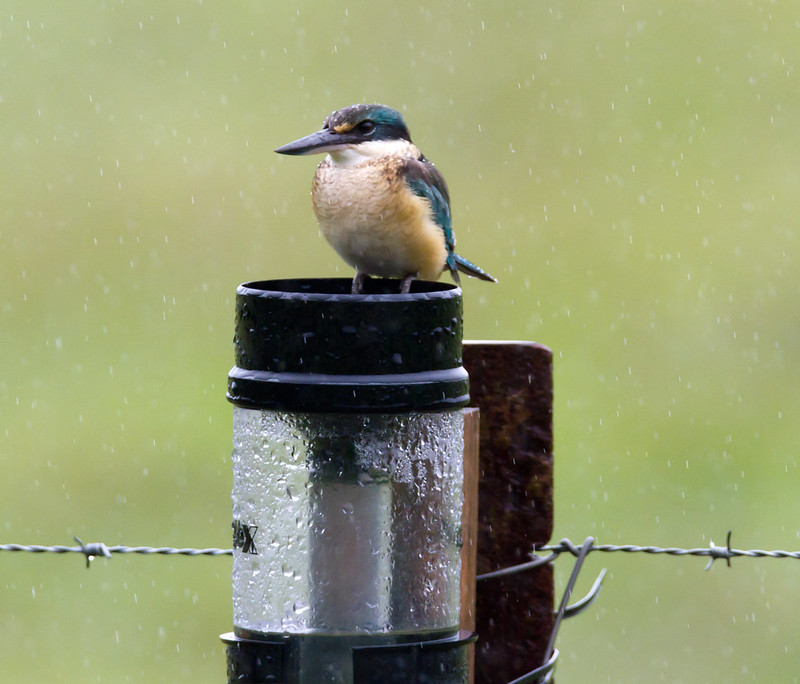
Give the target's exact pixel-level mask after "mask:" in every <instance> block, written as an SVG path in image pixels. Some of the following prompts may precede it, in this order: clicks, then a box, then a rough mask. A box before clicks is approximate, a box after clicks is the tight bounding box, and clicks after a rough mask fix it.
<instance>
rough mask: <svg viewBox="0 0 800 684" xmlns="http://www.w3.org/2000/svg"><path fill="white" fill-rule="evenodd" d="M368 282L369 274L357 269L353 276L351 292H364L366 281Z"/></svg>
mask: <svg viewBox="0 0 800 684" xmlns="http://www.w3.org/2000/svg"><path fill="white" fill-rule="evenodd" d="M366 282H367V274H366V273H362V272H361V271H356V274H355V275H354V276H353V284H352V285H351V286H350V294H362V293H363V292H364V283H366Z"/></svg>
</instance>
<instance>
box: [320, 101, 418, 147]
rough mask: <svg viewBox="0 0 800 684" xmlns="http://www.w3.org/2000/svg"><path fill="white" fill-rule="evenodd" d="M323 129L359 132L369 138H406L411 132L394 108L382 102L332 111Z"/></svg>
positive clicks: (409, 139)
mask: <svg viewBox="0 0 800 684" xmlns="http://www.w3.org/2000/svg"><path fill="white" fill-rule="evenodd" d="M322 128H323V129H328V130H329V131H331V132H334V133H339V134H345V133H351V134H360V135H363V137H364V139H369V140H408V141H409V142H411V134H410V133H409V132H408V127H407V126H406V123H405V121H403V115H402V114H400V112H398V111H397V110H396V109H392V108H391V107H387V106H386V105H382V104H355V105H350V106H349V107H344V108H343V109H339V110H337V111H335V112H333V113H332V114H331V115H330V116H329V117H328V118H327V119H325V123H323V124H322Z"/></svg>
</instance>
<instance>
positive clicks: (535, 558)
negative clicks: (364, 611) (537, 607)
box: [0, 531, 800, 580]
mask: <svg viewBox="0 0 800 684" xmlns="http://www.w3.org/2000/svg"><path fill="white" fill-rule="evenodd" d="M74 539H75V541H76V542H78V544H79V546H42V545H38V544H0V551H18V552H27V553H80V554H82V555H83V556H84V557H85V558H86V560H87V563H88V562H90V561H92V560H93V559H94V558H98V557H103V558H111V556H112V555H113V554H115V553H135V554H144V555H162V556H232V555H233V550H232V549H217V548H207V549H195V548H176V547H172V546H122V545H116V546H108V545H107V544H104V543H103V542H91V543H89V544H84V543H83V542H82V541H81V540H80V539H79V538H78V537H75V538H74ZM584 545H585V543H584V544H579V545H577V544H574V543H573V542H571V541H570V540H569V539H566V538H565V539H562V540H561V541H560V542H559V543H558V544H546V545H544V546H540V547H538V548H537V549H534V553H533V554H532V559H531V560H530V561H527V562H525V563H520V564H518V565H513V566H510V567H507V568H503V569H501V570H495V571H493V572H487V573H484V574H482V575H478V579H479V580H487V579H492V578H494V577H502V576H505V575H512V574H514V573H517V572H524V571H526V570H532V569H533V568H536V567H539V566H540V565H546V564H548V563H552V562H553V561H554V560H555V559H556V558H558V557H559V556H560V555H561V554H564V553H568V554H570V555H572V556H575V557H576V558H577V557H578V556H579V554H580V553H581V550H582V549H583V548H584ZM588 552H589V553H594V552H600V553H645V554H649V555H659V554H664V555H668V556H700V557H708V558H709V561H708V565H706V569H707V570H708V569H709V568H710V567H711V565H712V564H713V563H714V561H716V560H720V559H723V560H725V561H726V562H727V564H728V566H730V564H731V559H732V558H793V559H795V560H800V551H783V550H780V549H778V550H774V551H764V550H762V549H750V550H742V549H734V548H732V547H731V532H730V531H729V532H728V535H727V539H726V543H725V546H717V545H716V544H714V541H713V540H712V541H711V543H710V544H709V546H705V547H700V548H693V549H684V548H680V547H676V546H638V545H636V544H593V545H592V546H591V547H590V549H589V551H588ZM538 553H546V554H547V555H546V556H541V555H537V554H538Z"/></svg>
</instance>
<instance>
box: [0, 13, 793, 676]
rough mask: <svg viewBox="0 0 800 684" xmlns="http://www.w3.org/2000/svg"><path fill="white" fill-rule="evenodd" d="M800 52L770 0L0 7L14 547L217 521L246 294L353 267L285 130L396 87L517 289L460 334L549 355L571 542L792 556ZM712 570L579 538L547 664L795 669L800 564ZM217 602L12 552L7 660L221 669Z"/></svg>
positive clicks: (2, 567)
mask: <svg viewBox="0 0 800 684" xmlns="http://www.w3.org/2000/svg"><path fill="white" fill-rule="evenodd" d="M799 61H800V8H798V6H797V5H796V4H794V3H775V4H773V3H769V2H766V1H762V0H753V1H752V2H746V3H745V2H743V3H731V2H723V1H722V0H717V1H710V0H709V1H707V2H706V1H701V0H695V1H691V2H689V1H687V2H680V3H663V2H654V1H652V0H645V1H643V2H638V3H624V4H623V3H620V2H606V1H605V0H602V1H600V2H595V3H580V2H566V1H565V2H550V3H542V2H527V1H524V2H523V1H518V2H497V1H492V2H489V1H488V0H472V1H468V0H458V1H453V2H437V3H432V2H431V3H413V2H411V3H394V2H392V3H389V2H374V1H372V2H371V1H366V0H355V1H354V2H348V3H341V4H333V3H324V2H321V1H310V0H309V1H308V2H297V3H278V2H264V1H263V0H260V1H252V2H244V1H238V2H229V3H221V2H208V1H206V2H175V1H174V0H166V1H163V0H160V1H158V2H156V1H154V0H149V1H145V0H142V1H136V0H108V1H106V2H86V1H84V0H76V1H74V2H69V3H54V2H42V1H40V0H34V1H33V2H31V1H30V0H26V1H25V2H22V1H20V0H7V1H6V2H3V3H2V8H0V145H1V146H2V147H1V148H0V150H1V151H0V154H1V157H0V351H1V352H2V354H1V355H0V467H1V468H2V477H0V542H6V543H11V542H14V543H26V544H28V543H40V544H71V543H73V542H72V537H73V535H77V536H79V537H81V538H82V539H84V541H104V542H106V543H108V544H128V545H140V544H141V545H155V546H159V545H170V546H200V547H205V546H221V547H227V546H229V545H230V515H231V513H230V510H231V504H230V498H229V497H230V482H231V474H230V470H231V465H230V458H229V452H230V444H231V434H230V430H231V421H230V415H231V409H230V406H229V405H228V404H227V402H226V401H225V383H226V375H227V371H228V369H229V368H230V366H231V365H232V361H233V348H232V342H231V340H232V332H233V301H234V295H235V288H236V286H237V284H238V283H240V282H243V281H247V280H253V279H258V278H268V277H295V276H297V277H299V276H332V275H339V276H350V274H351V272H350V271H349V269H348V268H347V267H346V266H345V265H344V264H342V263H341V262H340V261H339V259H338V257H337V256H336V255H335V254H334V253H333V251H332V250H331V249H330V248H329V247H328V246H327V244H325V242H324V240H323V239H322V238H321V237H320V235H319V233H318V231H317V228H316V225H315V221H314V218H313V214H312V212H311V207H310V202H309V197H308V191H309V184H310V180H311V175H312V173H313V168H314V164H315V161H316V160H314V159H295V158H281V157H279V156H278V155H275V154H273V152H272V150H273V149H274V148H275V147H277V146H278V145H281V144H283V143H285V142H288V141H290V140H293V139H295V138H297V137H300V136H301V135H304V134H306V133H309V132H311V131H313V130H316V129H317V128H318V127H319V125H320V123H321V122H322V120H323V119H324V117H325V116H326V115H327V114H328V113H329V112H330V111H331V110H332V109H335V108H339V107H341V106H344V105H347V104H351V103H354V102H361V101H369V102H372V101H378V102H384V103H387V104H389V105H391V106H394V107H396V108H399V109H402V110H403V112H404V114H405V116H406V120H407V123H408V124H409V126H410V129H411V132H412V135H413V137H414V140H415V141H416V142H417V143H418V144H419V146H420V147H421V148H422V150H423V151H424V152H425V154H426V155H427V156H428V157H429V158H431V159H433V160H434V161H435V162H436V164H437V165H438V167H439V168H440V169H441V171H442V172H443V173H444V175H445V177H446V178H447V179H448V182H449V184H450V190H451V195H452V198H453V213H454V217H455V226H456V232H457V235H458V240H459V242H458V245H459V251H461V252H462V253H463V254H464V255H466V256H467V257H469V258H471V259H473V260H475V261H476V262H477V263H479V264H480V265H481V266H483V267H484V268H486V269H487V270H489V271H490V272H492V273H493V274H494V275H496V276H497V277H498V278H499V279H500V283H499V284H498V285H488V284H486V283H481V282H476V281H468V282H465V283H464V300H465V309H466V314H465V315H466V323H465V325H466V336H467V337H469V338H490V339H529V340H536V341H539V342H542V343H544V344H546V345H548V346H549V347H551V348H552V349H553V351H554V356H555V388H556V395H555V427H556V532H555V539H559V538H561V537H564V536H567V537H570V538H571V539H573V540H574V541H576V542H578V541H581V540H582V539H583V538H584V537H586V536H587V535H593V536H595V537H596V538H597V540H598V541H599V542H602V543H612V544H613V543H638V544H656V545H678V546H706V545H708V544H709V543H710V542H711V540H712V539H713V540H714V541H715V542H717V543H724V539H725V534H726V532H727V530H728V529H733V531H734V535H733V543H734V546H736V547H737V548H766V549H771V548H789V549H797V548H800V522H799V518H798V515H799V514H800V496H798V485H800V472H798V445H799V442H800V439H799V436H800V415H799V409H800V391H798V381H799V380H800V377H799V371H800V359H799V358H798V352H800V326H799V325H798V308H799V307H798V303H799V301H800V278H799V276H800V233H799V232H798V229H799V226H798V216H800V187H799V185H800V126H799V125H798V124H799V123H800V88H799V87H798V76H799V74H798V62H799ZM704 565H705V560H704V559H679V558H670V557H650V556H647V557H641V556H620V555H615V556H602V557H601V556H599V555H593V556H591V557H590V560H589V561H588V563H587V567H586V569H585V571H584V574H583V576H582V578H581V581H580V583H579V586H578V588H577V590H576V591H577V593H582V592H583V591H585V590H586V589H588V587H589V585H590V584H591V581H592V579H593V577H594V575H595V574H596V573H597V572H599V570H600V568H601V567H608V568H609V571H610V573H609V575H608V576H607V579H606V581H605V586H604V589H603V591H602V593H601V595H600V598H599V600H598V601H597V602H596V603H595V604H594V606H593V607H592V608H591V609H590V610H589V611H588V612H587V613H585V614H583V615H582V616H580V617H579V618H575V619H574V620H571V621H569V622H568V623H566V624H565V625H564V627H563V629H562V631H561V634H560V639H559V644H558V646H559V648H560V650H561V659H560V663H559V667H558V674H559V681H561V682H589V681H592V682H594V681H597V682H691V683H694V682H720V681H762V682H778V681H781V682H784V681H785V682H790V681H795V682H796V681H798V673H800V648H799V647H798V640H797V626H798V625H797V622H798V617H797V616H798V597H797V590H796V587H797V584H798V577H800V564H797V563H796V562H795V561H791V560H770V559H765V560H746V559H743V560H735V561H734V562H733V567H732V569H727V568H726V567H725V564H724V563H717V564H716V565H715V566H714V567H713V568H712V569H711V570H710V571H709V572H703V567H704ZM570 569H571V564H570V562H569V560H567V559H566V558H563V559H561V560H560V561H559V562H558V564H557V590H560V589H561V588H562V587H563V585H564V582H565V580H566V577H567V576H568V574H569V571H570ZM230 592H231V589H230V560H229V559H227V558H203V559H192V558H166V557H138V556H137V557H127V556H124V557H123V556H116V557H114V558H113V559H111V560H98V561H95V562H94V564H93V566H92V568H91V570H89V571H87V570H86V569H85V567H84V563H83V560H82V559H81V558H80V557H75V556H51V555H47V556H42V555H32V554H10V553H4V554H2V555H1V556H0V661H1V662H2V663H3V664H2V671H1V672H0V680H2V681H8V682H23V681H24V682H122V681H131V682H221V681H224V679H225V658H224V653H223V649H222V646H221V644H220V642H219V640H218V634H219V633H221V632H224V631H228V630H229V629H230V628H231V598H230ZM536 664H537V663H534V662H531V667H534V666H535V665H536Z"/></svg>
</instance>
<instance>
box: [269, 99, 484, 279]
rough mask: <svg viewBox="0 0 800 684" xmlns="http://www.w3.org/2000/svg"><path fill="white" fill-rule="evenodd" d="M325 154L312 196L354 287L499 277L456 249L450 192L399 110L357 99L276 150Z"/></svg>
mask: <svg viewBox="0 0 800 684" xmlns="http://www.w3.org/2000/svg"><path fill="white" fill-rule="evenodd" d="M275 151H276V152H277V153H279V154H289V155H304V154H325V153H327V156H326V157H325V159H324V160H323V161H322V162H321V163H320V164H319V166H317V171H316V173H315V174H314V181H313V183H312V186H311V200H312V203H313V206H314V213H315V214H316V216H317V221H318V222H319V227H320V230H321V232H322V235H323V236H324V237H325V239H326V240H327V241H328V242H329V243H330V245H331V246H332V247H333V248H334V249H335V250H336V251H337V252H338V253H339V256H341V257H342V259H344V260H345V261H346V262H347V263H348V264H350V266H353V267H354V268H355V269H356V274H355V277H354V278H353V285H352V289H351V291H352V293H353V294H360V293H361V292H362V291H363V288H364V283H365V281H366V278H367V277H368V276H378V277H381V278H400V279H401V284H400V293H401V294H407V293H408V292H409V290H410V288H411V282H412V281H413V280H414V279H416V278H421V279H424V280H436V279H437V278H439V276H440V275H441V274H442V273H443V272H444V271H445V269H446V270H448V271H449V272H450V274H451V276H452V277H453V280H454V281H455V282H456V283H460V279H459V275H458V272H459V271H461V272H462V273H466V274H467V275H470V276H473V277H475V278H480V279H481V280H488V281H491V282H497V280H496V279H495V278H493V277H492V276H490V275H489V274H488V273H487V272H486V271H484V270H483V269H482V268H480V267H479V266H476V265H475V264H473V263H472V262H471V261H469V260H468V259H465V258H464V257H462V256H461V255H460V254H456V253H455V245H456V238H455V235H454V234H453V221H452V218H451V213H450V193H449V192H448V190H447V183H445V180H444V177H443V176H442V174H441V173H440V172H439V171H438V169H437V168H436V167H435V166H434V165H433V164H432V163H431V162H430V161H429V160H428V159H426V158H425V156H424V155H423V154H422V153H421V152H420V151H419V149H418V148H417V147H416V145H414V143H413V142H411V135H410V134H409V132H408V127H407V126H406V124H405V122H404V121H403V117H402V115H401V114H400V112H398V111H396V110H394V109H391V108H390V107H387V106H385V105H380V104H356V105H351V106H349V107H345V108H344V109H339V110H337V111H335V112H333V113H332V114H331V115H330V116H329V117H328V118H327V119H325V121H324V123H323V124H322V129H321V130H319V131H317V132H316V133H312V134H311V135H307V136H306V137H304V138H300V139H299V140H295V141H294V142H290V143H288V144H287V145H284V146H283V147H279V148H278V149H276V150H275Z"/></svg>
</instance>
